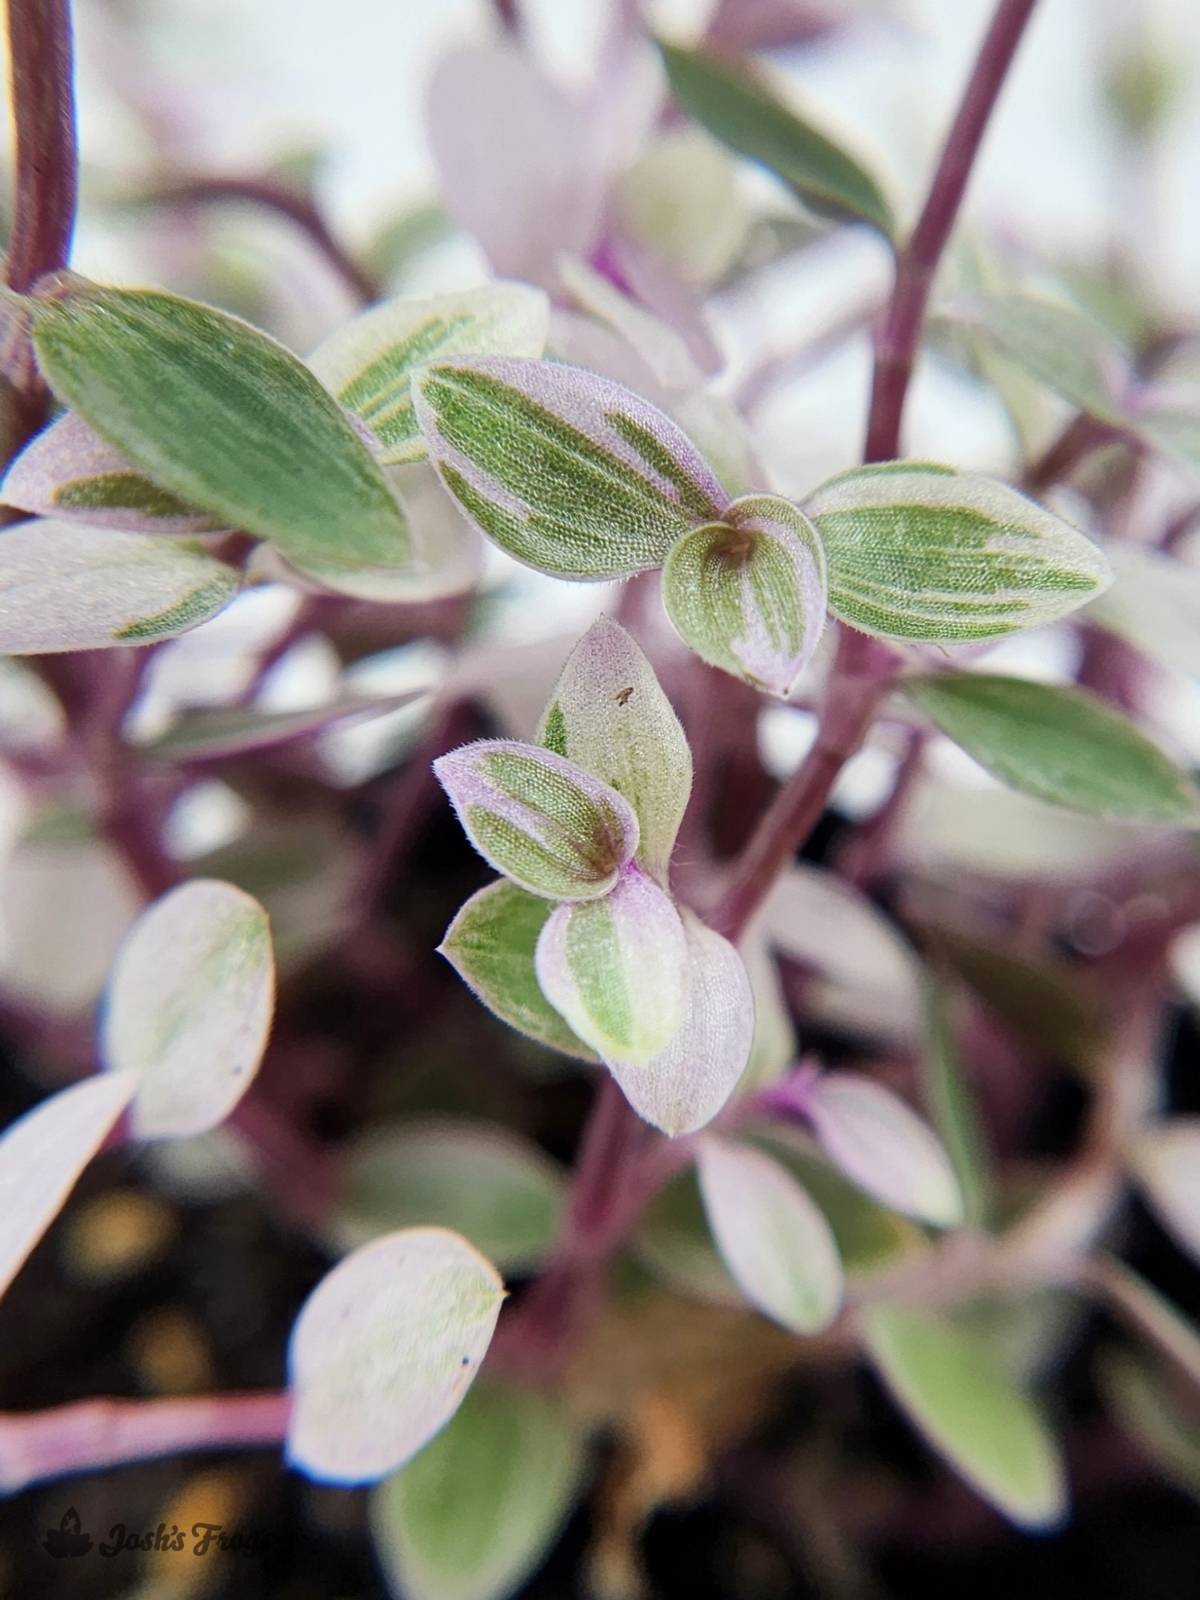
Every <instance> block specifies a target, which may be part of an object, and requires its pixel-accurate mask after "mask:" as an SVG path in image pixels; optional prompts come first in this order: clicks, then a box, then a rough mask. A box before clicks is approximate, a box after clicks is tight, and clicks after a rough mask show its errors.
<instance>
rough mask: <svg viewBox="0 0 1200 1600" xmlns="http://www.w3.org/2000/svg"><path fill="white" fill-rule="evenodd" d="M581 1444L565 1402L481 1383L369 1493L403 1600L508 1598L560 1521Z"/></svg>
mask: <svg viewBox="0 0 1200 1600" xmlns="http://www.w3.org/2000/svg"><path fill="white" fill-rule="evenodd" d="M583 1466H584V1451H583V1440H582V1438H581V1437H580V1434H579V1431H578V1429H577V1428H576V1427H575V1426H574V1425H573V1424H572V1422H571V1420H570V1418H569V1417H568V1415H567V1414H566V1412H565V1411H564V1409H563V1407H562V1405H561V1404H559V1403H557V1402H556V1401H555V1400H552V1399H550V1398H549V1397H548V1396H546V1395H542V1394H538V1393H536V1392H535V1391H533V1390H531V1389H517V1388H512V1387H509V1386H507V1385H505V1386H503V1387H502V1386H501V1385H499V1384H494V1383H487V1382H484V1383H479V1384H477V1385H476V1387H475V1388H474V1389H472V1391H471V1393H470V1394H469V1395H468V1396H467V1398H466V1400H465V1401H464V1402H463V1404H462V1408H461V1409H460V1411H459V1412H458V1415H457V1416H456V1417H455V1418H454V1420H453V1421H452V1422H451V1423H450V1424H449V1426H448V1427H446V1428H444V1429H443V1430H442V1432H441V1433H440V1434H439V1435H438V1437H437V1438H436V1439H435V1440H434V1441H433V1443H432V1444H431V1445H430V1446H429V1448H428V1449H427V1450H424V1451H422V1453H421V1455H420V1456H418V1458H417V1459H416V1460H415V1461H413V1462H410V1463H409V1465H408V1466H407V1467H405V1468H404V1470H403V1471H402V1472H398V1473H397V1474H396V1475H395V1476H394V1477H392V1478H389V1479H387V1481H386V1482H384V1483H381V1484H380V1485H379V1487H378V1488H377V1489H376V1490H375V1491H374V1493H373V1494H372V1496H371V1527H372V1529H373V1531H374V1535H375V1543H376V1546H377V1547H378V1550H379V1554H380V1559H381V1561H382V1564H383V1567H384V1571H385V1573H386V1574H387V1577H388V1582H389V1586H390V1587H391V1590H392V1593H393V1594H395V1595H397V1596H401V1597H403V1600H507V1596H509V1595H512V1594H515V1593H517V1591H518V1590H520V1589H522V1588H523V1587H524V1584H525V1580H526V1579H527V1578H528V1577H529V1576H530V1574H531V1573H532V1572H533V1570H534V1568H535V1567H537V1566H538V1564H539V1562H540V1561H541V1559H542V1557H543V1555H544V1554H545V1552H546V1550H547V1549H548V1548H549V1546H550V1544H551V1543H552V1542H553V1540H554V1538H555V1536H556V1534H557V1533H558V1531H559V1529H560V1527H561V1526H562V1524H563V1522H564V1521H565V1519H566V1515H567V1512H568V1511H569V1510H570V1508H571V1505H572V1503H573V1501H574V1500H575V1498H576V1495H577V1493H578V1491H579V1487H580V1483H581V1480H582V1477H583Z"/></svg>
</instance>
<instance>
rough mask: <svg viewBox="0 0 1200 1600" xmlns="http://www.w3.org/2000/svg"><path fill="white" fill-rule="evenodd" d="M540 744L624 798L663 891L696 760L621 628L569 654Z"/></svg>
mask: <svg viewBox="0 0 1200 1600" xmlns="http://www.w3.org/2000/svg"><path fill="white" fill-rule="evenodd" d="M538 742H539V743H540V744H544V745H545V746H546V748H547V749H549V750H554V751H556V752H557V753H558V754H559V755H560V756H566V758H567V759H568V760H569V761H573V762H575V764H576V765H577V766H580V767H586V769H587V770H588V771H589V772H593V773H595V775H596V776H597V777H598V778H601V779H603V781H604V782H605V783H607V784H611V786H612V787H613V788H614V789H616V790H617V792H618V793H619V794H622V795H624V796H625V798H626V800H628V801H629V804H630V805H631V806H632V807H633V809H634V811H635V812H636V813H637V819H638V829H639V839H638V848H637V856H636V859H637V860H638V861H639V862H640V863H641V864H642V866H644V867H645V869H646V871H647V872H648V873H649V874H650V876H651V877H652V878H655V879H656V880H657V881H658V882H659V883H660V884H661V885H662V886H663V887H664V888H665V887H666V884H667V871H668V867H669V864H670V860H671V851H672V850H673V849H674V848H675V836H676V835H677V834H678V832H679V824H680V823H681V822H682V821H683V813H684V811H685V810H686V808H687V803H688V796H689V795H690V794H691V792H692V757H691V752H690V751H689V749H688V744H687V739H686V738H685V736H684V732H683V728H682V727H681V726H680V722H679V718H678V717H677V716H676V715H675V712H674V710H673V709H672V706H671V702H670V701H669V700H668V699H667V697H666V695H665V694H664V693H663V692H662V689H661V688H660V687H659V682H658V679H657V678H656V677H655V675H654V668H653V667H652V666H651V665H650V663H649V661H647V659H646V657H645V655H644V654H643V653H642V651H641V649H640V648H639V647H638V645H637V643H636V641H635V640H634V639H633V638H631V637H630V635H629V634H628V633H626V631H625V629H624V628H622V627H621V626H620V624H619V623H616V622H610V621H609V620H608V618H606V617H602V618H601V619H600V621H599V622H594V623H593V624H592V626H591V627H590V628H589V629H588V631H587V632H586V633H585V634H584V636H583V638H582V639H581V640H580V641H579V643H578V644H577V645H576V646H575V648H574V650H572V652H571V654H570V655H569V656H568V658H567V664H566V666H565V667H564V668H563V670H562V676H561V677H560V678H559V680H558V683H557V684H556V686H555V689H554V693H553V695H552V696H551V698H550V703H549V705H548V706H547V707H546V713H545V715H544V716H543V718H542V725H541V727H540V728H539V730H538Z"/></svg>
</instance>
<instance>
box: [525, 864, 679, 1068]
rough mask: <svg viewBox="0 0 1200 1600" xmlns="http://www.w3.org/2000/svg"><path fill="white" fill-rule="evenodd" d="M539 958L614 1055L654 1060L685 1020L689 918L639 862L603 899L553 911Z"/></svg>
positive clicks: (542, 970) (560, 1005)
mask: <svg viewBox="0 0 1200 1600" xmlns="http://www.w3.org/2000/svg"><path fill="white" fill-rule="evenodd" d="M536 962H537V977H538V982H539V983H540V984H541V987H542V992H543V994H544V995H545V996H546V998H547V1000H549V1001H550V1004H551V1005H552V1006H553V1007H554V1008H555V1010H556V1011H557V1012H558V1013H559V1014H560V1015H561V1016H562V1017H564V1018H565V1019H566V1021H567V1022H568V1023H569V1024H570V1026H571V1027H572V1028H573V1029H574V1031H575V1032H576V1033H577V1034H578V1035H579V1037H580V1038H581V1039H583V1040H584V1041H585V1042H586V1043H587V1044H589V1045H591V1047H592V1048H593V1049H594V1050H595V1051H597V1052H598V1053H599V1054H600V1055H601V1056H603V1057H604V1058H605V1060H607V1061H610V1062H611V1061H620V1062H625V1063H629V1064H630V1065H632V1066H636V1067H645V1066H648V1065H649V1063H650V1062H651V1061H652V1060H653V1059H654V1057H655V1056H657V1055H658V1054H659V1052H660V1051H662V1050H665V1049H666V1047H667V1046H668V1045H669V1044H670V1042H671V1040H672V1039H674V1037H675V1035H676V1034H677V1033H678V1032H679V1029H680V1027H681V1026H682V1025H683V1021H684V1017H685V1014H686V1004H687V993H688V946H687V938H686V936H685V934H684V930H683V923H682V922H681V921H680V917H679V912H678V911H677V910H676V909H675V906H674V904H673V902H672V901H671V899H670V897H669V896H668V895H666V894H664V893H663V891H662V890H661V889H660V888H659V887H658V885H657V884H656V883H655V882H654V880H653V879H652V878H649V877H647V876H646V874H645V873H644V872H643V871H642V870H641V868H640V867H638V866H637V865H636V864H634V863H632V862H631V863H630V864H629V866H627V867H626V868H625V870H624V872H623V873H622V874H621V876H620V879H619V880H618V882H617V886H616V888H615V889H613V890H612V891H611V893H609V894H607V895H605V896H604V898H603V899H601V900H586V901H583V902H580V903H577V904H574V905H561V906H559V907H558V908H557V909H556V910H555V911H554V912H553V913H552V914H551V916H550V918H549V920H548V921H547V923H546V926H545V927H544V928H543V929H542V932H541V934H540V936H539V938H538V942H537V953H536Z"/></svg>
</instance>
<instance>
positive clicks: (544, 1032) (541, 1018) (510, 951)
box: [438, 878, 596, 1061]
mask: <svg viewBox="0 0 1200 1600" xmlns="http://www.w3.org/2000/svg"><path fill="white" fill-rule="evenodd" d="M553 909H554V906H553V904H552V903H551V902H550V901H549V900H546V899H544V898H543V896H541V895H535V894H529V893H528V892H527V891H526V890H525V889H518V887H517V885H516V884H515V883H509V882H508V881H507V879H504V878H501V879H500V880H499V881H498V882H497V883H489V884H488V885H487V887H486V888H483V889H480V890H479V891H478V893H476V894H473V895H472V896H471V898H470V899H469V900H468V901H467V902H466V904H465V905H464V906H463V907H462V909H461V910H460V911H459V913H458V915H457V916H456V917H455V919H454V921H453V922H452V923H451V924H450V926H449V927H448V928H447V929H446V936H445V938H444V939H443V940H442V942H441V944H440V945H439V946H438V949H439V950H440V952H441V954H442V955H444V956H445V958H446V960H447V961H448V962H449V963H450V965H451V966H452V967H453V968H454V970H455V972H457V973H458V975H459V977H460V978H461V979H462V980H463V982H464V983H465V984H466V985H467V987H468V988H469V989H470V990H471V992H472V993H473V994H474V995H475V996H476V997H477V998H478V999H479V1000H482V1001H483V1003H484V1005H485V1006H487V1008H488V1010H489V1011H492V1012H494V1013H495V1015H496V1016H498V1017H499V1018H500V1019H501V1021H503V1022H507V1023H508V1025H509V1026H510V1027H512V1028H516V1029H517V1031H518V1033H524V1034H526V1035H527V1036H528V1037H529V1038H530V1039H536V1040H537V1042H538V1043H539V1044H544V1045H546V1046H547V1047H548V1048H549V1049H551V1050H561V1051H562V1053H563V1054H564V1055H568V1056H576V1057H578V1058H579V1059H580V1060H583V1061H595V1060H596V1054H595V1052H594V1051H592V1050H589V1048H588V1047H587V1045H586V1044H584V1042H583V1040H582V1039H580V1038H579V1037H578V1036H577V1035H576V1034H574V1033H573V1032H572V1031H571V1029H570V1028H568V1026H567V1024H566V1023H565V1022H564V1021H563V1019H562V1018H561V1017H560V1016H559V1014H558V1012H557V1011H556V1010H555V1009H554V1007H553V1006H552V1005H551V1004H550V1002H549V1000H547V999H546V997H545V995H544V994H543V993H542V991H541V987H540V985H539V984H538V980H537V973H536V971H535V969H534V951H535V950H536V948H537V942H538V937H539V935H540V934H541V931H542V929H543V928H544V927H545V926H546V922H547V920H548V918H549V916H550V913H551V912H552V911H553Z"/></svg>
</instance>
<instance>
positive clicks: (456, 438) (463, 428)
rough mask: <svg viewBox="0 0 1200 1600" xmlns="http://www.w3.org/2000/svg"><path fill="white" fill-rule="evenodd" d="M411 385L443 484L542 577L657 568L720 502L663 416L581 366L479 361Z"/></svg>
mask: <svg viewBox="0 0 1200 1600" xmlns="http://www.w3.org/2000/svg"><path fill="white" fill-rule="evenodd" d="M413 387H414V391H415V395H416V407H417V417H418V420H419V422H420V425H421V431H422V433H423V434H424V437H425V442H426V445H427V447H428V449H429V455H430V459H431V460H432V461H433V463H434V464H435V466H436V467H437V469H438V472H439V473H440V474H441V477H442V481H443V483H445V485H446V487H447V488H448V489H449V491H450V493H451V494H452V495H453V496H454V497H455V499H456V500H457V501H458V503H459V504H460V505H461V506H462V508H463V510H464V511H465V512H466V514H467V515H468V516H469V517H470V518H471V519H472V521H473V522H474V523H475V524H476V525H477V526H478V527H479V528H480V529H481V531H482V532H483V533H484V534H486V535H487V537H488V538H490V539H492V540H493V541H494V542H495V543H496V544H498V545H499V546H500V548H501V549H502V550H506V551H507V552H508V553H509V555H511V556H514V557H515V558H516V559H517V560H518V561H522V562H524V563H525V565H526V566H530V567H535V568H537V569H538V570H539V571H541V572H548V573H551V574H552V575H553V576H555V577H559V578H578V579H583V580H593V579H601V578H621V577H628V576H629V575H630V574H632V573H634V572H642V571H645V570H646V569H648V568H650V567H657V566H660V565H661V564H662V562H663V560H664V558H665V557H666V554H667V551H668V550H669V549H670V548H671V545H672V544H673V543H674V542H675V540H676V539H677V538H678V537H679V535H680V534H681V533H686V532H687V531H688V529H689V528H693V527H696V526H698V525H699V524H700V523H702V522H713V521H716V520H718V519H719V518H720V516H721V514H722V512H723V511H724V509H725V506H726V504H727V503H728V496H727V495H726V494H725V491H724V490H723V489H722V487H721V485H720V483H719V482H718V481H717V478H716V476H715V475H714V474H713V472H712V470H711V468H710V467H709V466H708V464H707V463H706V462H705V461H704V459H703V457H702V456H701V455H700V453H699V451H698V450H697V449H696V447H695V446H694V445H693V444H692V443H691V441H690V440H689V439H688V438H687V436H686V435H685V434H684V433H683V432H682V431H681V430H680V428H679V427H678V426H677V425H676V424H675V423H674V422H672V421H671V419H670V418H669V417H667V416H665V415H664V414H663V413H662V412H661V411H659V410H657V409H656V408H655V407H654V406H652V405H649V404H648V403H647V402H646V401H644V400H641V399H639V398H638V396H637V395H635V394H631V393H630V392H629V390H627V389H623V388H622V387H621V386H620V385H619V384H616V383H611V382H609V380H608V379H607V378H600V377H597V376H596V374H595V373H591V372H585V371H583V370H582V368H579V367H568V366H564V365H556V364H553V363H550V362H545V361H529V360H519V359H517V358H515V357H514V358H508V357H502V356H494V357H482V358H479V359H473V360H464V361H460V362H454V363H439V364H436V365H433V366H429V367H426V368H424V369H423V370H422V371H421V372H420V373H419V374H418V375H417V377H416V378H415V379H414V383H413Z"/></svg>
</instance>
